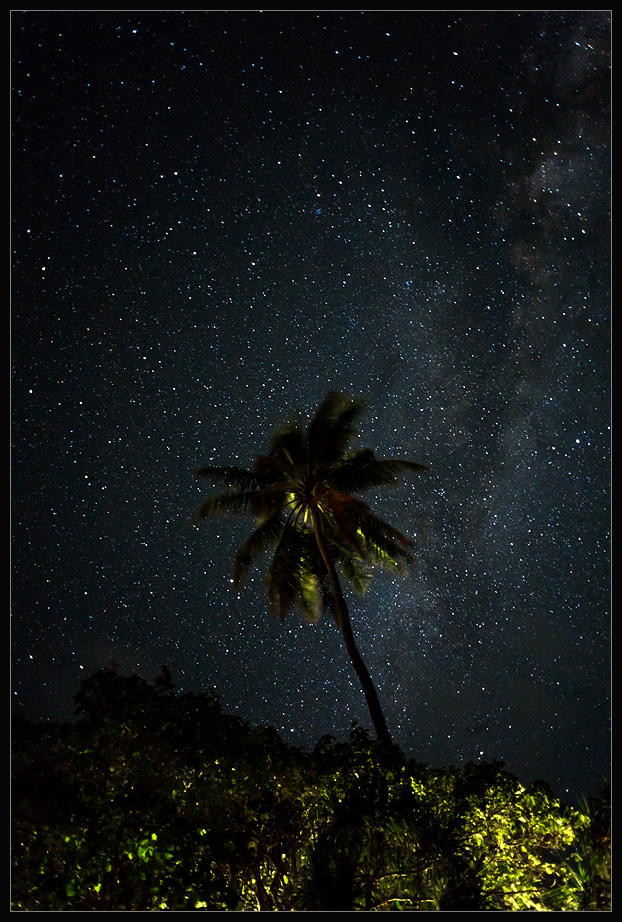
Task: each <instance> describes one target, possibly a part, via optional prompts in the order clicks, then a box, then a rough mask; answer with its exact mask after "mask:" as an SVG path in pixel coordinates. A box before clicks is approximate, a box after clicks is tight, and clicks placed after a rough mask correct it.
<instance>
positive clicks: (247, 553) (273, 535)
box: [233, 506, 283, 586]
mask: <svg viewBox="0 0 622 922" xmlns="http://www.w3.org/2000/svg"><path fill="white" fill-rule="evenodd" d="M282 531H283V512H282V508H281V506H279V507H278V508H277V509H276V510H275V511H274V512H273V513H272V515H271V516H269V517H268V518H266V519H264V520H263V521H261V523H260V524H259V525H258V527H257V528H256V529H255V531H254V532H253V533H252V534H251V535H250V537H248V538H247V540H246V541H245V542H244V544H243V545H242V546H241V547H240V549H239V550H238V552H237V554H236V555H235V562H234V567H233V582H234V585H236V586H238V585H239V584H240V583H241V582H242V580H243V579H244V577H245V576H246V574H247V572H248V570H249V569H250V568H251V567H252V566H253V564H254V562H255V560H257V558H258V557H260V556H261V555H262V554H263V553H264V552H265V551H266V550H268V548H270V547H272V546H273V545H274V544H275V543H276V542H277V541H278V540H279V537H280V535H281V533H282Z"/></svg>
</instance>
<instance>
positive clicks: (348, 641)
mask: <svg viewBox="0 0 622 922" xmlns="http://www.w3.org/2000/svg"><path fill="white" fill-rule="evenodd" d="M312 520H313V532H314V535H315V540H316V542H317V546H318V550H319V552H320V555H321V557H322V560H323V561H324V564H325V566H326V569H327V571H328V579H329V581H330V586H331V589H332V592H333V598H334V600H335V611H334V612H333V614H334V616H335V621H336V622H337V624H338V625H339V628H340V629H341V633H342V636H343V640H344V643H345V645H346V650H347V652H348V656H349V657H350V662H351V663H352V665H353V667H354V671H355V672H356V674H357V676H358V679H359V682H360V683H361V687H362V689H363V694H364V695H365V699H366V701H367V707H368V708H369V713H370V715H371V719H372V721H373V724H374V730H375V732H376V736H377V737H378V739H379V740H381V742H383V743H386V744H387V745H389V746H391V745H392V740H391V735H390V733H389V730H388V727H387V724H386V721H385V719H384V714H383V713H382V708H381V707H380V701H379V700H378V694H377V692H376V688H375V686H374V683H373V682H372V679H371V676H370V674H369V672H368V671H367V666H366V665H365V663H364V662H363V658H362V656H361V654H360V653H359V651H358V647H357V646H356V643H355V641H354V634H353V632H352V624H351V622H350V615H349V613H348V606H347V605H346V601H345V599H344V597H343V592H342V591H341V583H340V582H339V577H338V576H337V571H336V569H335V565H334V563H333V561H332V559H331V557H330V555H329V554H328V552H327V550H326V546H325V544H324V539H323V537H322V529H321V527H320V519H319V515H318V512H317V510H316V509H313V510H312Z"/></svg>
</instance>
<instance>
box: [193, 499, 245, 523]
mask: <svg viewBox="0 0 622 922" xmlns="http://www.w3.org/2000/svg"><path fill="white" fill-rule="evenodd" d="M251 499H252V494H251V493H219V494H217V495H215V496H208V498H207V499H206V500H204V501H203V502H202V503H201V505H200V506H199V507H198V509H196V510H195V512H194V513H193V516H192V520H193V522H200V521H202V520H203V519H209V518H213V517H214V516H217V515H247V514H248V513H249V511H251V509H250V507H251Z"/></svg>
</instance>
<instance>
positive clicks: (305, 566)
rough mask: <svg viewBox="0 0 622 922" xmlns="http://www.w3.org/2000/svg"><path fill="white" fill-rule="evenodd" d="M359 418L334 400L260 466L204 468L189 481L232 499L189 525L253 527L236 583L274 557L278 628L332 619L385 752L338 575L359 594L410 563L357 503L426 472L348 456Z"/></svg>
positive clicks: (404, 540)
mask: <svg viewBox="0 0 622 922" xmlns="http://www.w3.org/2000/svg"><path fill="white" fill-rule="evenodd" d="M362 409H363V403H362V402H361V401H356V400H354V399H352V398H351V397H350V396H348V395H347V394H343V393H341V392H339V391H332V392H330V393H329V394H328V395H327V396H326V397H325V398H324V400H323V401H322V403H321V405H320V407H319V409H318V411H317V413H316V415H315V417H314V418H313V419H312V420H311V422H310V424H309V426H308V429H307V431H306V432H305V431H303V430H301V429H300V427H299V426H291V427H288V428H286V429H284V430H282V431H281V432H279V433H278V434H277V435H276V436H275V438H274V439H273V441H272V445H271V448H270V451H269V452H268V454H267V455H261V456H259V457H258V458H257V460H256V461H255V464H254V466H253V468H252V469H251V470H250V471H247V470H242V469H241V468H238V467H212V466H210V467H205V468H202V469H201V470H199V471H197V472H196V475H197V476H199V477H202V478H205V479H208V480H211V481H213V482H218V483H224V484H228V485H229V486H230V487H232V488H233V491H232V492H226V493H221V494H217V495H213V496H210V497H209V498H208V499H206V500H205V501H204V502H203V503H202V504H201V505H200V506H199V508H198V509H197V510H196V512H195V515H194V521H196V522H198V521H201V520H203V519H207V518H211V517H213V516H216V515H221V514H225V513H226V514H241V515H250V516H252V517H253V518H254V519H255V520H256V528H255V530H254V531H253V532H252V534H251V535H250V536H249V538H248V539H247V540H246V541H245V542H244V543H243V544H242V546H241V547H240V548H239V550H238V551H237V553H236V555H235V562H234V569H233V579H234V583H235V584H236V585H238V584H239V583H240V581H241V580H242V579H243V578H244V576H245V575H246V574H247V573H248V571H249V569H250V568H251V567H252V566H253V564H254V563H255V562H256V560H257V559H258V557H260V556H261V555H262V554H263V553H264V552H265V551H266V550H268V549H269V548H270V549H272V559H271V563H270V567H269V569H268V573H267V586H268V598H269V602H270V608H271V611H272V612H275V613H277V614H279V615H280V616H281V618H284V617H285V616H286V615H287V614H288V613H289V612H291V611H295V610H297V611H300V612H301V613H302V614H303V615H304V616H305V617H307V618H308V619H310V620H312V621H316V620H317V619H318V618H319V617H320V616H321V614H322V613H323V612H324V611H330V612H331V614H332V616H333V618H334V620H335V622H336V624H337V626H338V627H339V629H340V630H341V632H342V636H343V639H344V643H345V646H346V650H347V652H348V655H349V657H350V660H351V662H352V665H353V667H354V669H355V671H356V674H357V676H358V678H359V681H360V682H361V686H362V688H363V692H364V694H365V697H366V700H367V705H368V707H369V711H370V714H371V717H372V720H373V723H374V729H375V731H376V735H377V736H378V738H379V739H381V740H383V741H384V742H387V743H390V742H391V739H390V735H389V732H388V729H387V726H386V722H385V720H384V716H383V713H382V709H381V707H380V703H379V701H378V696H377V694H376V690H375V687H374V685H373V682H372V680H371V678H370V676H369V673H368V671H367V668H366V666H365V664H364V662H363V660H362V658H361V656H360V653H359V651H358V648H357V646H356V643H355V641H354V635H353V633H352V626H351V623H350V616H349V613H348V608H347V605H346V602H345V599H344V596H343V592H342V589H341V583H340V579H339V575H338V570H340V571H341V573H342V575H343V577H344V578H345V579H347V580H348V581H349V582H350V583H351V584H352V585H353V587H354V589H355V590H356V591H357V592H359V593H363V592H364V591H365V589H366V588H367V585H368V583H369V580H370V579H371V576H372V571H373V568H374V567H383V568H389V569H393V570H395V571H397V572H404V571H405V570H406V568H407V566H408V564H409V563H411V562H412V560H413V553H412V548H413V542H412V540H411V539H410V538H408V537H407V536H406V535H404V534H402V533H401V532H400V531H398V530H397V529H396V528H394V527H393V526H391V525H390V524H389V523H388V522H385V521H384V520H383V519H381V518H379V517H378V516H377V515H376V514H375V513H374V512H373V511H372V509H371V508H370V507H369V506H368V505H367V504H366V503H365V502H364V501H363V500H362V499H361V498H360V496H359V495H358V494H361V493H363V492H365V491H367V490H369V489H371V488H374V487H378V486H386V485H389V484H392V483H394V482H395V481H396V480H398V478H400V477H401V476H402V475H403V474H405V473H408V472H411V473H416V474H420V473H424V472H425V471H427V470H428V467H427V465H424V464H419V463H417V462H414V461H406V460H403V459H384V460H381V459H378V458H376V457H375V455H374V453H373V452H372V451H371V450H370V449H361V450H357V451H354V450H352V449H351V444H352V441H353V439H354V435H355V433H356V422H357V420H358V417H359V416H360V414H361V412H362Z"/></svg>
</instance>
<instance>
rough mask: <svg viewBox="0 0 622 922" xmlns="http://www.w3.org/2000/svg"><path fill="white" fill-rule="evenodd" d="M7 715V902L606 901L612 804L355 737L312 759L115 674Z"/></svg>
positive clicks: (42, 905) (211, 709) (409, 905)
mask: <svg viewBox="0 0 622 922" xmlns="http://www.w3.org/2000/svg"><path fill="white" fill-rule="evenodd" d="M76 703H77V705H78V713H79V714H81V715H82V716H81V718H80V719H79V720H78V721H77V722H76V723H75V724H71V725H51V726H34V725H30V724H27V723H23V722H19V721H16V722H15V727H14V741H13V891H12V899H13V903H12V905H13V910H14V911H47V912H63V911H91V912H93V911H94V912H102V911H107V912H110V911H135V912H140V911H161V910H169V911H171V910H173V911H196V910H201V909H205V910H208V911H222V910H233V911H236V910H237V911H256V910H263V911H279V910H281V911H292V910H294V911H296V910H298V911H305V910H307V911H313V910H315V911H330V910H342V911H343V910H345V911H348V910H349V911H352V910H360V911H370V910H372V911H383V910H406V911H428V910H431V911H441V910H450V911H451V910H453V911H456V910H458V911H473V910H483V911H486V910H488V911H502V912H503V911H505V912H507V911H521V910H523V911H525V910H527V911H534V910H535V911H538V910H540V911H542V910H545V911H546V910H549V911H550V910H553V911H555V910H557V911H560V910H562V911H581V910H583V911H586V910H587V911H595V910H596V911H597V910H608V909H609V908H610V907H609V897H608V892H609V883H608V881H609V857H608V856H609V833H608V830H609V815H608V810H607V804H606V801H605V800H604V799H602V798H601V799H599V800H595V801H593V802H592V803H591V804H589V805H586V806H585V808H584V809H577V808H574V807H570V806H568V805H566V804H564V803H562V802H561V801H559V800H558V799H556V798H555V797H554V796H553V795H552V794H551V793H550V791H549V790H548V789H547V787H546V786H545V785H543V784H535V785H532V786H530V787H525V786H523V785H522V784H520V783H519V782H518V780H517V779H515V778H514V777H512V776H511V775H510V774H508V773H507V772H506V771H504V769H503V766H502V765H501V764H500V763H493V764H480V765H474V764H469V765H467V766H466V767H465V768H464V769H462V770H457V769H454V768H448V769H441V770H433V769H430V768H428V767H426V766H424V765H420V764H417V763H415V762H413V761H409V760H408V759H406V757H405V756H404V755H403V754H402V753H401V752H400V751H399V750H398V749H397V748H396V747H390V748H388V747H386V746H384V745H382V744H380V743H378V742H376V741H372V740H370V739H369V738H368V736H367V734H366V733H364V732H362V731H360V730H356V729H355V730H353V731H352V733H351V737H350V740H349V742H348V743H338V742H336V741H334V740H333V739H332V738H328V737H327V738H324V739H322V740H321V741H320V742H319V743H318V745H317V747H316V749H315V751H314V752H313V753H304V752H302V751H301V750H298V749H292V748H290V747H288V746H286V745H285V744H284V743H283V742H282V741H281V739H280V738H279V736H278V735H277V733H276V731H274V730H272V729H270V728H262V727H260V728H256V727H251V726H249V725H248V724H246V723H244V722H242V721H240V720H239V719H237V718H235V717H231V716H228V715H226V714H224V713H223V712H222V710H221V708H220V706H219V704H218V701H217V699H215V698H212V697H209V696H204V695H199V696H195V695H191V694H180V693H176V692H175V689H174V687H173V686H172V683H171V680H170V674H169V673H168V671H167V670H163V673H162V676H161V677H159V678H158V679H157V680H156V682H155V683H154V684H150V683H148V682H146V681H145V680H143V679H141V678H139V677H137V676H132V677H130V678H126V677H123V676H121V675H120V674H119V673H118V672H117V671H116V670H114V669H108V670H103V671H101V672H99V673H97V674H95V675H94V676H92V677H91V678H89V679H87V680H86V681H85V682H83V683H82V686H81V687H80V690H79V692H78V694H77V695H76Z"/></svg>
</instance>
